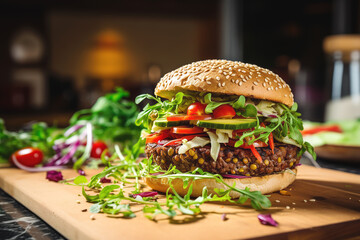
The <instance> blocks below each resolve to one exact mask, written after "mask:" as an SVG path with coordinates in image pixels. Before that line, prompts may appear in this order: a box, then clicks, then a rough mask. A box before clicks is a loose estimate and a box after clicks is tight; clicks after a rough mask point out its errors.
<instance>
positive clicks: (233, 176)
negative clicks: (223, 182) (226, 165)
mask: <svg viewBox="0 0 360 240" xmlns="http://www.w3.org/2000/svg"><path fill="white" fill-rule="evenodd" d="M221 176H223V177H224V178H250V177H249V176H243V175H233V174H223V175H221Z"/></svg>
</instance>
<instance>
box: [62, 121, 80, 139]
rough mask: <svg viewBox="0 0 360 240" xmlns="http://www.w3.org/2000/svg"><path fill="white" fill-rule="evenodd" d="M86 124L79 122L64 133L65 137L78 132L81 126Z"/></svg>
mask: <svg viewBox="0 0 360 240" xmlns="http://www.w3.org/2000/svg"><path fill="white" fill-rule="evenodd" d="M84 126H85V125H82V124H77V125H74V126H72V127H70V128H69V129H68V130H66V132H65V133H64V136H65V137H68V136H70V135H71V134H72V133H74V132H76V131H77V130H79V129H80V128H82V127H84Z"/></svg>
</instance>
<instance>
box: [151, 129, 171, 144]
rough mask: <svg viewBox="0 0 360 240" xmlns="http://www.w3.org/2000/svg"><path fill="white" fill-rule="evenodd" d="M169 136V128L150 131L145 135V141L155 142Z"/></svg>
mask: <svg viewBox="0 0 360 240" xmlns="http://www.w3.org/2000/svg"><path fill="white" fill-rule="evenodd" d="M170 136H171V133H170V131H169V130H165V131H161V132H159V133H152V134H150V135H148V136H147V137H146V143H157V142H158V141H161V140H164V139H165V138H168V137H170Z"/></svg>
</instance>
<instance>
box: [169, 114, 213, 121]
mask: <svg viewBox="0 0 360 240" xmlns="http://www.w3.org/2000/svg"><path fill="white" fill-rule="evenodd" d="M208 119H212V115H210V114H206V115H185V114H175V115H171V116H168V117H166V120H168V121H169V122H177V121H187V120H208Z"/></svg>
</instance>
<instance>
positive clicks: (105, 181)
mask: <svg viewBox="0 0 360 240" xmlns="http://www.w3.org/2000/svg"><path fill="white" fill-rule="evenodd" d="M100 182H101V183H111V179H109V178H106V177H103V178H100Z"/></svg>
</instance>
